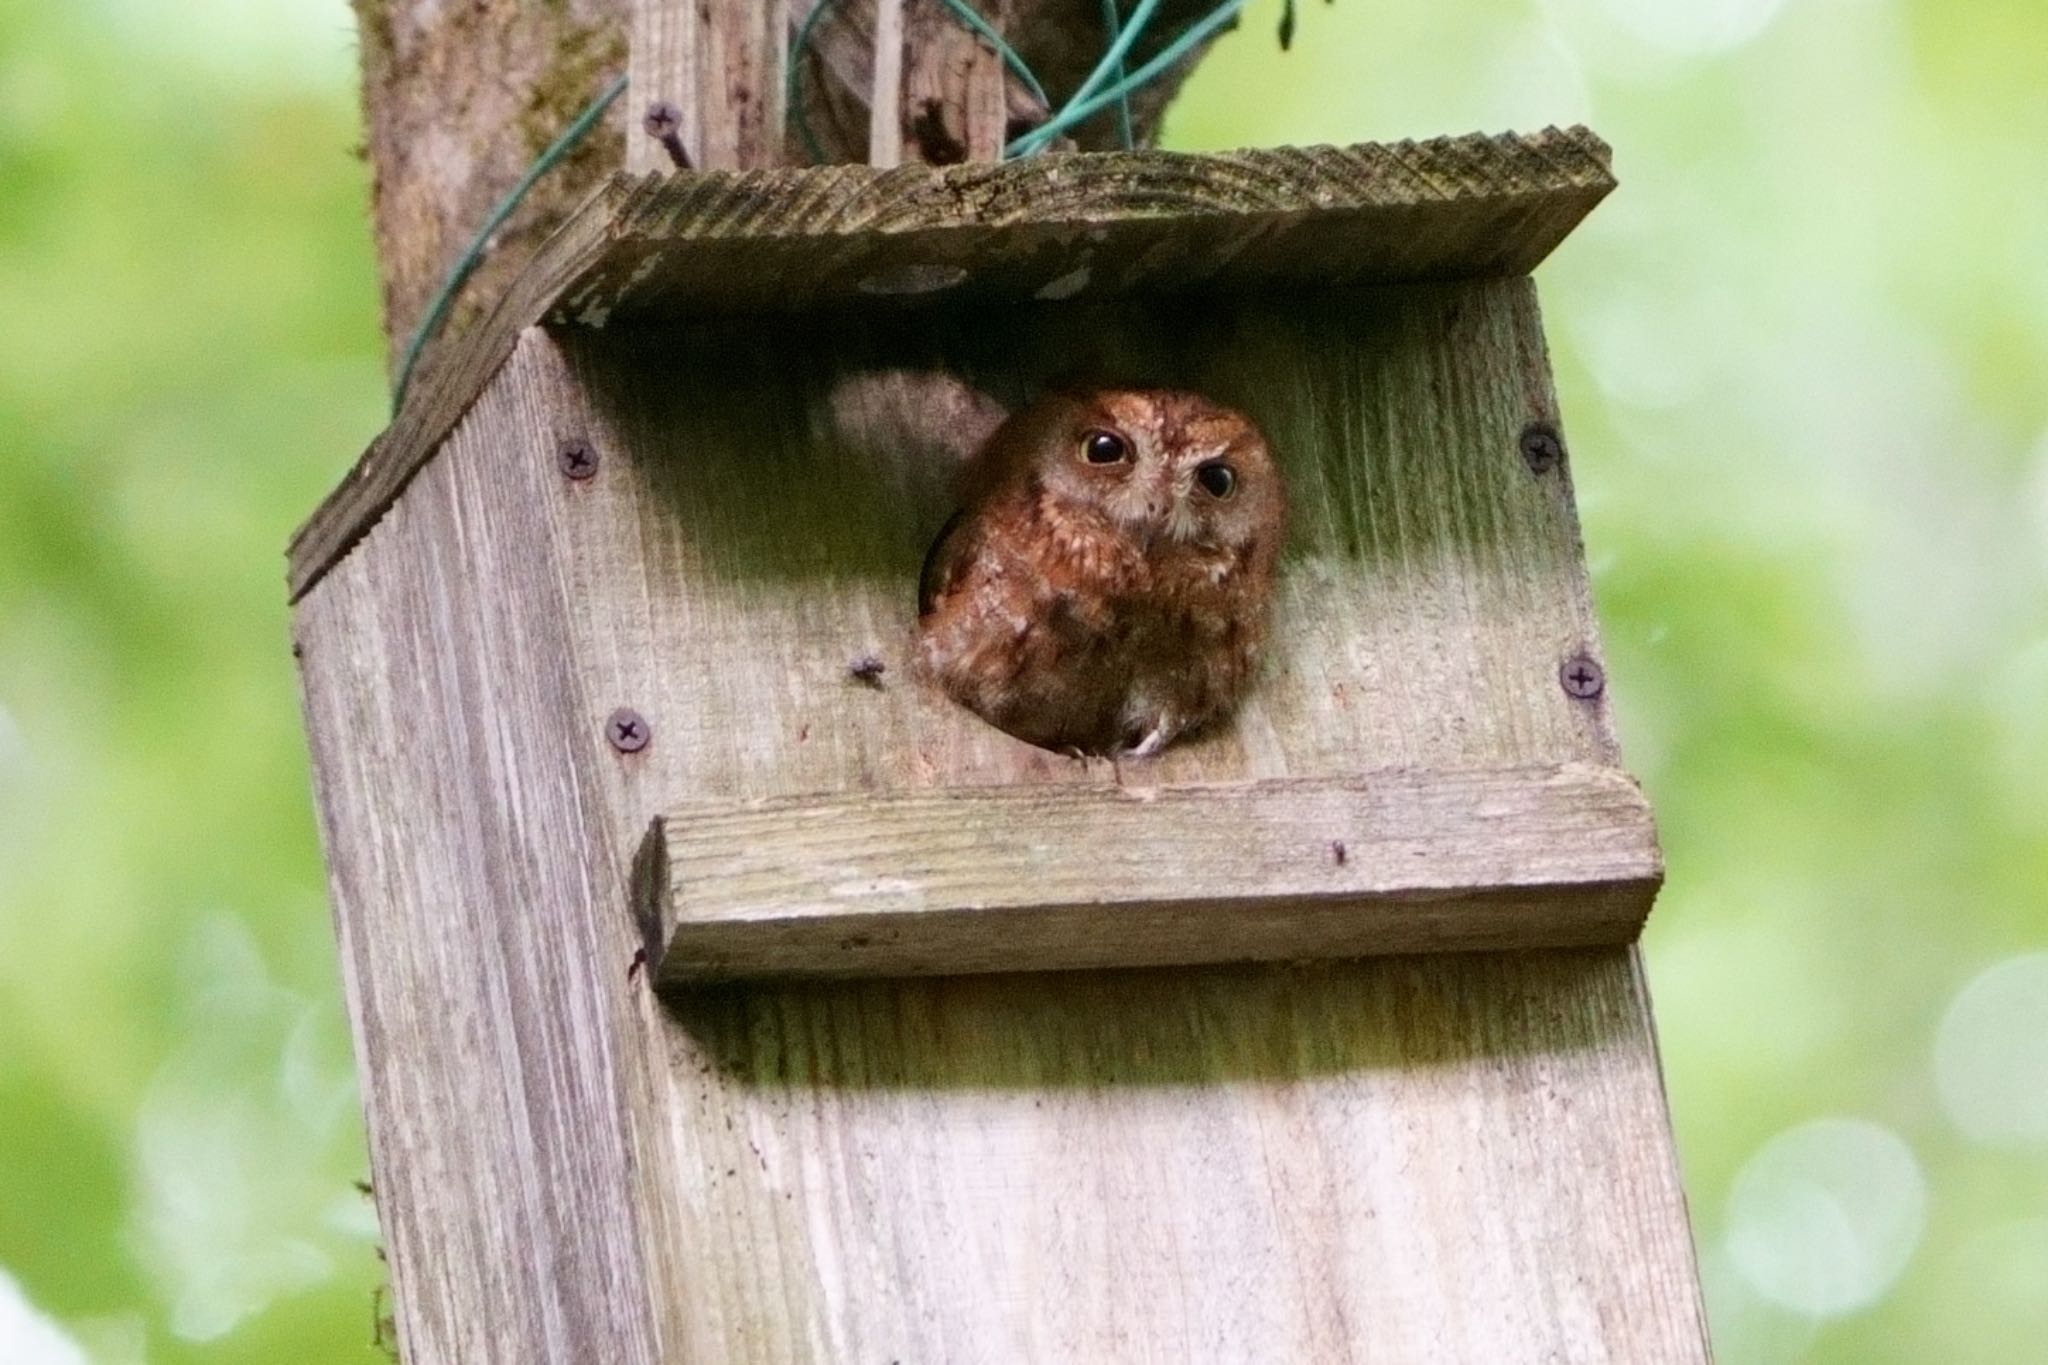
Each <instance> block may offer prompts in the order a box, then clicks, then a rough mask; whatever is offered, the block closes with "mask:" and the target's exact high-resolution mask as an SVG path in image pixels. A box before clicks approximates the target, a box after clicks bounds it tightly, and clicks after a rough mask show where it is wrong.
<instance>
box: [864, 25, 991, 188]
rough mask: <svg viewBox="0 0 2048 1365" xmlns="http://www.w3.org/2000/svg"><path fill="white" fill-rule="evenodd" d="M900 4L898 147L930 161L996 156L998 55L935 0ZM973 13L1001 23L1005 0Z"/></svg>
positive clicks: (940, 163)
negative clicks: (901, 55) (901, 54)
mask: <svg viewBox="0 0 2048 1365" xmlns="http://www.w3.org/2000/svg"><path fill="white" fill-rule="evenodd" d="M901 3H902V5H903V31H904V38H905V42H904V70H903V87H902V98H901V101H900V103H899V104H898V106H897V108H898V109H899V113H898V122H899V123H900V124H901V125H902V128H903V135H902V146H903V150H904V151H905V153H906V154H907V155H908V156H909V157H910V158H912V159H915V160H918V161H923V162H926V163H928V164H930V165H934V166H950V165H955V164H957V163H959V162H962V161H983V162H995V161H1000V160H1002V156H1003V144H1004V142H1005V141H1007V139H1006V137H1005V136H1004V129H1005V128H1006V126H1007V125H1008V123H1009V107H1008V98H1007V94H1008V82H1007V79H1006V77H1005V74H1004V71H1003V63H1002V60H1001V59H1000V58H999V57H997V56H996V53H995V50H994V49H993V48H991V47H990V46H989V45H988V44H987V43H986V42H984V41H983V40H982V39H981V38H979V37H977V36H976V35H975V34H974V33H972V32H971V31H969V30H968V29H967V28H966V26H965V25H963V24H961V22H960V21H959V20H958V19H957V18H955V17H954V16H953V15H952V14H950V13H948V12H947V11H946V9H945V7H944V6H943V5H941V4H940V3H939V0H901ZM979 12H980V14H981V16H982V18H983V19H985V20H987V21H988V22H989V23H990V24H991V25H993V26H994V27H995V29H996V31H997V32H998V33H1000V32H1002V31H1003V30H1004V28H1005V27H1006V6H1005V5H1004V3H1003V0H981V4H980V8H979ZM870 159H871V160H872V158H870ZM876 164H877V165H881V164H887V163H882V162H877V163H876Z"/></svg>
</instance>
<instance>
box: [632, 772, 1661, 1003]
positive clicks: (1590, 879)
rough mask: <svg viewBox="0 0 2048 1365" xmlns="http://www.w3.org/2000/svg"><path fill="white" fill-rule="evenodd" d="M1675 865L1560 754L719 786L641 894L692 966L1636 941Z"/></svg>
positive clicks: (643, 870) (986, 967)
mask: <svg viewBox="0 0 2048 1365" xmlns="http://www.w3.org/2000/svg"><path fill="white" fill-rule="evenodd" d="M1662 878H1663V864H1662V860H1661V858H1660V856H1659V854H1658V851H1657V842H1656V834H1655V830H1654V828H1653V826H1652V822H1651V818H1650V811H1649V807H1648V805H1647V803H1646V802H1645V801H1644V798H1643V794H1642V792H1641V790H1640V789H1639V788H1638V787H1637V786H1636V784H1635V782H1634V781H1633V780H1631V779H1630V778H1629V777H1628V775H1627V774H1625V773H1622V772H1619V771H1616V770H1614V769H1611V768H1602V767H1597V766H1594V765H1591V764H1563V765H1557V766H1549V767H1532V768H1500V769H1482V770H1476V771H1467V772H1458V771H1416V770H1409V769H1392V770H1387V771H1384V772H1379V773H1373V774H1368V775H1364V776H1360V777H1357V778H1340V779H1282V780H1275V781H1266V782H1251V783H1236V784H1218V785H1207V786H1179V787H1172V786H1169V787H1159V788H1143V787H1135V786H1129V787H1111V788H1102V787H1046V788H992V789H984V790H955V791H943V790H942V791H931V792H910V793H901V794H895V795H883V796H877V795H874V794H870V793H856V794H849V795H843V796H820V797H783V798H774V799H766V800H759V801H747V802H699V803H693V804H689V805H684V806H680V807H678V808H676V809H675V810H673V811H671V812H670V813H668V814H667V815H664V816H662V817H660V818H659V819H657V820H656V821H655V823H654V826H653V828H652V830H651V831H650V832H649V834H648V839H647V843H646V846H645V848H644V850H643V853H642V857H641V864H640V876H639V882H640V884H639V895H640V896H641V897H642V905H641V907H640V910H641V915H642V919H643V924H644V926H645V928H646V929H647V931H648V933H649V936H650V938H651V940H652V949H651V955H652V956H653V957H654V958H655V961H656V970H655V978H656V981H657V983H658V984H660V985H663V986H670V987H674V986H681V985H686V984H689V983H694V982H706V981H719V980H730V979H745V978H790V977H847V976H887V975H923V974H953V973H970V972H1021V971H1046V970H1055V969H1071V968H1102V967H1157V966H1169V965H1177V964H1187V963H1199V962H1231V961H1255V960H1274V959H1295V960H1301V959H1312V958H1331V957H1363V956H1370V955H1375V954H1381V953H1413V952H1429V951H1443V950H1453V949H1507V948H1556V947H1571V946H1583V945H1590V944H1602V943H1625V942H1628V941H1630V940H1632V939H1634V938H1635V937H1636V935H1637V933H1638V932H1639V931H1640V930H1641V928H1642V924H1643V920H1644V918H1645V916H1646V915H1647V914H1648V913H1649V909H1650V902H1651V900H1652V898H1653V897H1654V896H1655V894H1656V891H1657V887H1658V885H1659V884H1660V882H1661V881H1662Z"/></svg>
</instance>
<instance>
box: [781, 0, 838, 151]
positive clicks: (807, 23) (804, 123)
mask: <svg viewBox="0 0 2048 1365" xmlns="http://www.w3.org/2000/svg"><path fill="white" fill-rule="evenodd" d="M831 8H832V0H818V3H817V4H815V5H812V6H811V12H810V13H809V14H806V15H805V16H804V21H803V23H802V25H801V26H799V27H798V29H797V31H796V41H795V42H793V43H791V44H790V45H789V58H788V61H789V66H788V69H786V70H785V71H784V72H783V73H782V104H783V107H784V108H786V109H788V110H789V112H790V113H791V114H793V115H795V117H796V131H797V134H798V135H799V136H800V137H802V138H803V140H804V150H805V151H806V152H808V153H810V157H811V160H812V161H819V162H821V161H823V160H824V159H825V149H824V148H823V147H820V146H819V145H818V135H817V134H816V133H814V132H812V131H811V120H810V118H809V117H808V116H807V115H806V114H805V113H804V99H803V84H802V81H801V79H800V78H801V77H802V75H803V70H804V63H803V56H804V53H806V52H808V51H810V49H811V31H812V30H813V29H815V28H817V26H818V20H820V19H822V18H824V17H825V11H826V10H828V9H831Z"/></svg>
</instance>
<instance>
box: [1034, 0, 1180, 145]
mask: <svg viewBox="0 0 2048 1365" xmlns="http://www.w3.org/2000/svg"><path fill="white" fill-rule="evenodd" d="M1158 9H1159V0H1138V5H1137V8H1136V9H1133V10H1132V11H1131V17H1130V19H1129V20H1128V21H1127V22H1126V23H1124V25H1123V26H1122V32H1120V33H1118V34H1117V35H1116V36H1115V37H1114V38H1112V39H1111V40H1110V44H1109V48H1108V50H1107V51H1105V52H1104V53H1103V54H1102V58H1101V60H1100V61H1098V62H1096V63H1095V69H1094V70H1093V71H1090V72H1089V73H1088V74H1087V76H1086V77H1085V78H1083V80H1082V81H1081V84H1080V85H1078V86H1076V87H1075V88H1074V93H1073V94H1071V95H1069V96H1067V102H1066V105H1065V106H1064V107H1063V108H1062V109H1060V111H1059V113H1060V114H1063V113H1065V112H1066V111H1067V110H1068V109H1072V108H1073V107H1074V106H1075V105H1077V104H1079V103H1080V102H1081V101H1083V100H1085V99H1088V98H1090V97H1091V96H1093V95H1094V94H1095V92H1096V91H1098V90H1100V89H1101V88H1102V86H1103V84H1104V83H1105V82H1107V81H1109V80H1110V79H1111V77H1114V76H1116V74H1117V68H1118V67H1120V66H1122V65H1123V62H1124V58H1125V57H1126V56H1128V55H1129V54H1130V50H1131V46H1132V44H1134V43H1136V42H1137V41H1138V39H1139V37H1140V36H1141V35H1143V33H1144V32H1145V26H1146V25H1147V24H1149V23H1151V22H1152V16H1153V14H1154V13H1155V12H1157V10H1158ZM1128 79H1129V77H1128V76H1125V77H1123V78H1121V79H1120V80H1118V81H1117V83H1118V84H1122V83H1123V81H1125V80H1128ZM1057 118H1058V114H1055V115H1054V119H1055V121H1057ZM1050 126H1051V124H1049V123H1045V124H1040V125H1039V126H1038V127H1036V128H1034V129H1032V130H1031V131H1030V132H1028V133H1026V134H1024V135H1023V136H1022V137H1020V138H1018V139H1017V141H1018V142H1019V143H1029V144H1030V147H1031V150H1032V151H1036V150H1038V149H1039V148H1041V147H1044V146H1045V145H1046V144H1047V143H1049V142H1051V141H1052V140H1053V139H1054V138H1056V137H1058V136H1059V134H1058V133H1057V132H1055V133H1051V134H1047V133H1046V129H1047V128H1048V127H1050ZM1069 126H1070V125H1069ZM1010 154H1011V155H1017V153H1014V152H1012V153H1010Z"/></svg>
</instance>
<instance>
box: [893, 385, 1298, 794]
mask: <svg viewBox="0 0 2048 1365" xmlns="http://www.w3.org/2000/svg"><path fill="white" fill-rule="evenodd" d="M963 493H964V497H963V507H962V509H961V511H960V512H959V513H958V514H957V515H956V516H955V517H954V518H953V520H952V521H951V522H950V523H949V524H948V525H947V527H946V529H945V530H944V531H942V532H941V533H940V534H939V538H938V540H937V541H936V542H935V543H934V544H933V546H932V549H931V553H930V554H929V555H928V556H927V558H926V562H925V572H924V575H923V580H922V582H921V583H920V585H919V601H918V611H919V631H918V635H919V664H920V666H921V668H922V669H923V671H924V672H925V673H926V675H927V676H929V677H930V678H931V679H933V680H934V681H936V682H937V683H938V684H939V685H940V686H941V687H943V688H944V689H945V691H946V692H947V694H948V695H950V696H951V697H952V698H953V699H954V700H956V701H958V702H959V703H960V704H961V705H963V706H965V707H967V708H968V709H969V710H972V711H973V712H975V713H976V714H977V715H979V716H981V717H982V718H983V719H985V720H987V721H989V722H990V723H991V724H994V725H997V726H1000V727H1001V728H1002V729H1004V730H1007V731H1009V732H1010V733H1011V734H1013V735H1016V736H1017V737H1018V738H1020V739H1024V740H1028V741H1030V742H1031V743H1033V744H1039V745H1044V746H1045V747H1047V748H1053V749H1068V750H1078V751H1081V752H1083V753H1094V754H1131V755H1146V754H1152V753H1157V752H1158V751H1159V750H1160V749H1161V748H1163V747H1164V746H1165V745H1167V744H1168V743H1171V742H1172V741H1173V740H1174V739H1175V738H1177V737H1178V736H1181V735H1184V734H1188V733H1191V732H1193V731H1195V730H1199V729H1201V728H1202V727H1203V726H1205V725H1208V724H1210V723H1211V722H1213V721H1216V720H1218V719H1220V718H1221V717H1223V716H1224V715H1226V714H1228V712H1229V711H1230V710H1231V708H1232V707H1234V706H1235V705H1236V704H1237V702H1238V699H1239V698H1240V697H1241V696H1242V695H1243V694H1244V692H1245V689H1246V688H1247V687H1248V686H1249V685H1250V683H1251V680H1252V677H1253V675H1254V672H1255V670H1256V666H1257V661H1258V653H1259V647H1260V645H1261V643H1262V642H1263V640H1264V638H1265V629H1266V610H1267V602H1268V599H1269V598H1270V597H1271V595H1272V585H1273V570H1274V564H1275V562H1276V561H1277V559H1278V557H1279V552H1280V542H1281V538H1282V535H1283V533H1284V529H1285V521H1286V502H1287V499H1286V490H1285V489H1284V488H1283V487H1282V484H1281V481H1280V475H1279V471H1278V470H1277V469H1276V468H1275V467H1274V464H1273V458H1272V453H1271V451H1270V450H1269V449H1268V448H1267V446H1266V440H1265V437H1264V436H1262V435H1261V434H1260V432H1259V430H1258V428H1257V427H1255V426H1254V425H1253V424H1252V423H1251V421H1250V419H1248V418H1246V417H1245V416H1243V415H1242V414H1240V413H1236V412H1233V411H1231V410H1229V409H1228V408H1223V407H1220V406H1218V405H1217V404H1215V403H1212V402H1210V401H1209V400H1208V399H1206V398H1203V397H1200V396H1199V395H1196V394H1191V393H1173V392H1164V391H1156V390H1153V391H1137V392H1132V391H1107V392H1092V393H1055V394H1052V395H1049V396H1048V397H1046V398H1043V399H1041V400H1040V401H1038V402H1037V403H1034V404H1032V405H1031V406H1030V407H1029V408H1027V409H1025V410H1024V411H1022V412H1020V413H1018V414H1017V415H1016V416H1014V417H1012V418H1011V419H1010V420H1009V421H1007V422H1005V423H1004V424H1003V426H1002V427H1001V428H1000V429H999V430H997V432H996V433H995V435H994V436H992V437H990V438H989V441H988V444H987V445H986V446H984V447H983V448H982V450H981V451H980V452H979V453H978V454H977V455H976V456H975V457H974V459H973V460H972V461H971V462H970V464H969V466H968V468H967V471H966V479H965V486H964V489H963Z"/></svg>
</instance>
